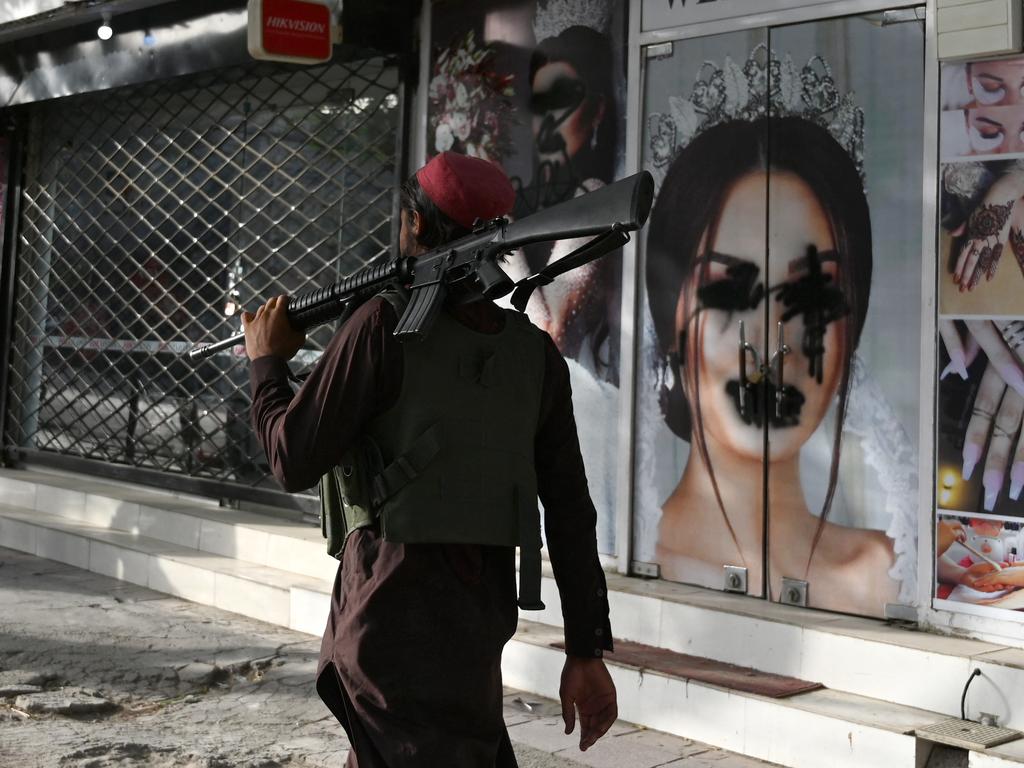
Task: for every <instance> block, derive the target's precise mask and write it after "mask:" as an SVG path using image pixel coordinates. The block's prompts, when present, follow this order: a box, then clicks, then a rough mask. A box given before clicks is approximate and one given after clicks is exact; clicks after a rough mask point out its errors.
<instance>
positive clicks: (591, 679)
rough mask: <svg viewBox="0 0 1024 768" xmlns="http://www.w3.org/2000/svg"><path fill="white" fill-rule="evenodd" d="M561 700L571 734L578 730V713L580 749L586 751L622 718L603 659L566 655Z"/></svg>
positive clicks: (559, 695)
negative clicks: (577, 720)
mask: <svg viewBox="0 0 1024 768" xmlns="http://www.w3.org/2000/svg"><path fill="white" fill-rule="evenodd" d="M558 697H559V698H560V699H561V700H562V720H564V721H565V732H566V733H572V731H573V728H575V727H576V712H577V711H579V714H580V749H581V750H583V751H586V750H587V749H588V748H589V747H592V746H593V745H594V742H596V741H597V740H598V739H599V738H601V737H602V736H604V734H605V733H607V731H608V729H609V728H610V727H611V725H612V723H614V722H615V720H616V718H617V717H618V716H619V708H618V704H617V699H616V695H615V683H613V682H612V677H611V675H609V674H608V669H607V668H606V667H605V665H604V661H603V660H602V659H584V658H580V657H576V656H566V657H565V666H564V667H563V668H562V683H561V685H560V686H559V689H558Z"/></svg>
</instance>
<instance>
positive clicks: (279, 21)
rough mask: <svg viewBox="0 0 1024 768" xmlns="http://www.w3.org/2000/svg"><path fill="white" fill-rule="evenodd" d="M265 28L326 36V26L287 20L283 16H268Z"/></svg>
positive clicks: (317, 23) (314, 22)
mask: <svg viewBox="0 0 1024 768" xmlns="http://www.w3.org/2000/svg"><path fill="white" fill-rule="evenodd" d="M267 26H268V27H273V28H274V29H286V30H288V31H289V32H309V33H312V34H314V35H324V34H327V32H328V29H327V25H326V24H321V23H319V22H316V21H302V20H301V19H289V18H287V17H285V16H269V17H268V18H267Z"/></svg>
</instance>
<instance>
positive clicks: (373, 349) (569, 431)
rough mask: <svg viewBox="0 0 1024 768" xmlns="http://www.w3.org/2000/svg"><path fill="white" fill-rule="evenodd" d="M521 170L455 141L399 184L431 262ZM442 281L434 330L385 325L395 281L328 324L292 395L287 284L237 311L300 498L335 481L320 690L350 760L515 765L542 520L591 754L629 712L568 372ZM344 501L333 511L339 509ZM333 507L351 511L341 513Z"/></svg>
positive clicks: (268, 424) (493, 311) (262, 425)
mask: <svg viewBox="0 0 1024 768" xmlns="http://www.w3.org/2000/svg"><path fill="white" fill-rule="evenodd" d="M513 200H514V194H513V190H512V187H511V185H510V184H509V181H508V179H507V178H506V177H505V175H504V173H502V171H501V170H500V169H498V168H497V167H496V166H494V165H492V164H491V163H488V162H486V161H484V160H480V159H477V158H472V157H466V156H463V155H458V154H453V153H442V154H441V155H438V156H437V157H435V158H434V159H433V160H431V161H430V162H429V163H428V164H427V165H426V166H424V167H423V168H421V169H420V170H419V171H418V172H417V173H416V174H414V175H413V176H412V177H411V178H410V179H409V180H408V181H407V182H406V183H405V184H404V185H403V187H402V211H401V217H402V218H401V234H400V250H401V253H402V255H403V256H417V255H419V254H421V253H424V252H426V251H427V250H430V249H432V248H435V247H437V246H440V245H443V244H444V243H447V242H450V241H452V240H454V239H456V238H458V237H461V236H462V235H465V234H467V233H468V232H469V231H470V229H471V227H472V226H473V223H474V222H475V221H476V220H478V219H481V220H489V219H493V218H495V217H498V216H503V215H505V214H507V213H508V212H509V211H510V210H511V208H512V204H513ZM474 298H475V297H474V296H472V295H471V294H467V295H459V294H458V293H454V294H450V295H449V299H448V301H447V302H446V304H445V307H444V308H443V310H442V311H441V312H440V313H439V316H438V319H437V321H436V322H435V325H434V327H433V328H432V329H431V331H430V333H429V334H428V335H427V337H426V338H425V339H424V340H422V341H411V342H405V343H401V342H399V341H398V340H397V339H396V338H395V337H394V335H393V333H394V330H395V327H396V325H397V322H398V318H399V317H400V315H401V311H402V310H403V308H404V306H405V301H406V297H405V296H404V295H403V294H402V292H400V291H392V292H386V293H384V294H381V295H379V296H377V297H375V298H373V299H371V300H370V301H368V302H366V303H365V304H363V305H362V306H361V307H360V308H359V309H357V310H356V311H355V313H354V314H353V315H352V317H351V318H350V319H349V320H348V321H347V322H346V323H345V324H344V325H343V326H342V327H341V329H340V330H339V331H338V332H337V333H336V334H335V336H334V338H333V339H332V341H331V342H330V344H329V345H328V347H327V349H326V350H325V352H324V354H323V356H322V358H321V359H320V360H319V362H318V363H317V365H316V367H315V368H314V370H313V371H312V373H311V374H310V376H309V377H308V378H307V379H306V381H305V382H304V383H303V384H302V386H301V387H300V388H299V390H298V392H297V393H296V392H293V390H292V387H291V385H290V383H289V378H288V377H289V369H288V365H287V361H288V360H289V359H291V357H293V356H294V355H295V353H296V352H297V351H298V349H299V348H300V347H301V346H302V344H303V342H304V338H305V337H304V335H303V334H302V333H301V332H296V331H295V330H293V329H292V328H291V326H290V325H289V324H288V320H287V313H286V312H287V310H286V308H287V297H284V296H282V297H278V298H274V299H271V300H270V301H268V302H267V303H266V305H264V306H263V307H260V308H259V309H258V310H257V312H256V313H255V314H250V313H243V316H242V321H243V326H244V329H245V337H246V338H245V344H246V354H247V355H248V357H249V359H250V360H251V361H252V364H251V372H250V378H251V385H252V398H253V404H252V417H253V424H254V426H255V429H256V432H257V434H258V436H259V438H260V441H261V443H262V444H263V447H264V449H265V451H266V453H267V457H268V460H269V462H270V466H271V469H272V471H273V473H274V476H275V477H276V478H277V479H278V481H279V482H280V483H281V485H282V486H283V487H284V488H285V489H286V490H288V491H299V490H303V489H305V488H309V487H311V486H312V485H314V484H316V483H317V482H318V481H319V480H321V478H323V485H322V486H321V490H322V494H321V496H322V499H323V500H324V503H325V504H326V505H328V506H330V505H340V506H343V507H344V513H345V518H346V520H347V521H348V524H349V527H350V528H351V530H350V531H349V533H348V536H347V538H346V541H345V543H344V549H343V552H342V554H341V558H340V559H341V564H340V566H339V568H338V574H337V577H336V579H335V583H334V589H333V594H332V597H331V612H330V616H329V617H328V621H327V627H326V630H325V632H324V638H323V643H322V646H321V654H320V664H319V668H318V670H317V691H318V693H319V694H320V696H321V698H322V699H323V700H324V702H325V703H326V704H327V706H328V707H330V709H331V711H332V712H333V713H334V715H335V716H336V717H337V718H338V720H339V721H340V722H341V723H342V725H343V726H344V728H345V730H346V732H347V733H348V736H349V740H350V742H351V745H352V749H351V752H350V755H349V760H348V766H349V768H356V766H358V768H407V767H408V768H442V767H443V768H484V767H486V768H491V766H496V767H497V768H510V767H513V766H515V765H516V759H515V756H514V754H513V752H512V747H511V744H510V742H509V738H508V732H507V730H506V728H505V725H504V721H503V719H502V687H501V652H502V648H503V647H504V645H505V643H506V642H507V641H508V640H509V639H510V638H511V637H512V635H513V634H514V632H515V629H516V623H517V620H518V610H517V584H516V577H515V572H516V562H515V549H514V547H515V545H516V544H518V545H519V546H520V578H519V583H518V607H524V608H538V607H541V605H540V561H539V547H540V540H539V514H538V508H537V499H538V497H539V499H540V501H541V503H542V504H543V507H544V510H545V514H544V531H545V534H546V538H547V546H548V552H549V556H550V560H551V565H552V568H553V570H554V574H555V580H556V582H557V584H558V589H559V594H560V597H561V603H562V613H563V616H564V620H565V647H566V659H565V665H564V668H563V671H562V680H561V687H560V697H561V701H562V714H563V718H564V721H565V726H566V733H570V732H571V731H572V730H573V728H574V727H575V720H576V717H577V714H578V717H579V719H580V748H581V749H586V748H588V747H589V746H591V745H592V744H594V742H596V741H597V739H598V738H600V737H601V736H602V735H603V734H604V733H605V732H606V731H607V729H608V727H609V726H610V725H611V724H612V722H614V720H615V718H616V716H617V710H616V698H615V688H614V685H613V684H612V681H611V677H610V675H609V674H608V671H607V669H606V668H605V666H604V662H603V660H602V654H603V652H604V651H605V650H610V649H611V627H610V624H609V620H608V601H607V597H606V592H605V590H606V586H605V579H604V574H603V572H602V571H601V568H600V563H599V561H598V556H597V544H596V533H595V526H596V513H595V511H594V506H593V503H592V502H591V500H590V495H589V492H588V490H587V483H586V477H585V475H584V470H583V461H582V459H581V457H580V450H579V440H578V437H577V435H576V424H575V420H574V417H573V412H572V402H571V392H570V388H569V374H568V369H567V367H566V364H565V362H564V360H562V358H561V357H560V355H559V353H558V351H557V349H556V347H555V346H554V343H553V342H552V341H551V339H550V337H548V336H547V334H545V333H543V332H541V331H539V330H538V329H536V328H535V327H534V326H532V325H531V324H530V323H529V321H528V320H527V319H526V318H525V316H523V315H521V314H519V313H516V312H512V311H510V310H503V309H501V308H499V307H497V306H496V305H494V304H493V303H491V302H490V301H487V300H474ZM327 511H330V510H325V513H326V512H327ZM335 511H337V510H335Z"/></svg>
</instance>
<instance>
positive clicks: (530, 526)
mask: <svg viewBox="0 0 1024 768" xmlns="http://www.w3.org/2000/svg"><path fill="white" fill-rule="evenodd" d="M515 504H516V507H517V508H518V511H519V607H520V608H522V609H523V610H524V611H543V610H544V608H545V606H544V602H543V601H542V600H541V599H540V581H541V579H540V577H541V562H540V560H541V558H540V548H541V539H540V512H538V511H537V508H536V507H533V508H531V507H530V505H528V504H523V503H521V499H520V498H519V489H518V488H516V489H515Z"/></svg>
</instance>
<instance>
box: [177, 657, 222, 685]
mask: <svg viewBox="0 0 1024 768" xmlns="http://www.w3.org/2000/svg"><path fill="white" fill-rule="evenodd" d="M177 672H178V680H179V681H180V682H182V683H184V684H185V685H192V686H200V685H206V684H207V683H209V682H211V680H212V679H213V677H214V674H215V673H216V672H217V667H216V666H214V665H213V664H204V663H203V662H201V661H193V662H192V663H190V664H186V665H185V666H184V667H182V668H181V669H179V670H178V671H177Z"/></svg>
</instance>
